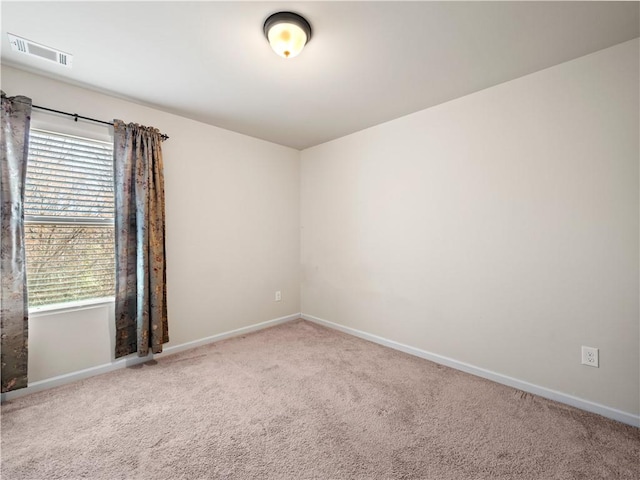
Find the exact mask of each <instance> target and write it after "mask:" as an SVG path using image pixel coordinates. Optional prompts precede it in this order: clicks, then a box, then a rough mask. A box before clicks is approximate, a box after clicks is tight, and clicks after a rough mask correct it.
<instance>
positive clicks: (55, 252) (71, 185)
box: [24, 129, 115, 307]
mask: <svg viewBox="0 0 640 480" xmlns="http://www.w3.org/2000/svg"><path fill="white" fill-rule="evenodd" d="M24 209H25V211H24V215H25V244H26V257H27V287H28V292H29V307H38V306H43V305H51V304H58V303H65V302H73V301H79V300H88V299H95V298H104V297H112V296H113V295H114V284H115V258H114V235H113V234H114V231H113V230H114V228H113V214H114V204H113V145H111V144H109V143H107V142H100V141H97V140H89V139H85V138H78V137H72V136H67V135H61V134H58V133H52V132H45V131H42V130H35V129H32V130H31V134H30V137H29V158H28V163H27V179H26V185H25V203H24Z"/></svg>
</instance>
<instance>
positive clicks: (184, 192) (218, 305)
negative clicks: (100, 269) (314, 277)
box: [2, 66, 300, 382]
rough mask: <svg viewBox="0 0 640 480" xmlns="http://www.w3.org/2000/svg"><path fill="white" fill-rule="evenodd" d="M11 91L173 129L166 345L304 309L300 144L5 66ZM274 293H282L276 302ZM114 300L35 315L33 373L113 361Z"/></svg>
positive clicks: (41, 122) (98, 131) (88, 130)
mask: <svg viewBox="0 0 640 480" xmlns="http://www.w3.org/2000/svg"><path fill="white" fill-rule="evenodd" d="M2 89H3V90H4V91H5V92H6V93H7V94H8V95H19V94H20V95H26V96H29V97H31V98H32V99H33V102H34V104H37V105H41V106H45V107H50V108H54V109H60V110H65V111H68V112H77V113H79V114H81V115H86V116H90V117H94V118H98V119H107V120H110V119H113V118H120V119H122V120H125V121H128V122H129V121H130V122H137V123H141V124H144V125H152V126H155V127H157V128H159V129H160V130H161V131H162V132H165V133H167V134H168V135H169V136H170V137H171V138H170V139H169V140H168V141H167V142H165V143H164V145H163V152H164V160H165V190H166V216H167V240H166V241H167V255H168V259H167V262H168V265H167V287H168V306H169V335H170V338H171V343H170V344H169V346H172V345H179V344H183V343H186V342H189V341H193V340H198V339H202V338H204V337H208V336H212V335H215V334H218V333H222V332H227V331H230V330H234V329H237V328H240V327H244V326H248V325H252V324H256V323H259V322H262V321H266V320H271V319H274V318H279V317H282V316H285V315H289V314H294V313H296V312H299V311H300V304H299V298H300V294H299V279H298V271H299V233H298V232H299V221H298V219H299V152H298V151H297V150H294V149H291V148H287V147H282V146H279V145H275V144H272V143H269V142H265V141H262V140H257V139H254V138H251V137H247V136H244V135H240V134H237V133H234V132H230V131H227V130H222V129H220V128H216V127H212V126H209V125H205V124H202V123H199V122H195V121H191V120H188V119H185V118H183V117H179V116H176V115H171V114H168V113H164V112H160V111H158V110H154V109H151V108H147V107H144V106H141V105H138V104H135V103H132V102H128V101H124V100H121V99H117V98H114V97H110V96H107V95H103V94H100V93H96V92H93V91H89V90H86V89H83V88H78V87H75V86H72V85H69V84H65V83H60V82H56V81H53V80H51V79H47V78H44V77H41V76H37V75H32V74H29V73H26V72H23V71H20V70H16V69H13V68H9V67H5V66H3V67H2ZM176 94H179V92H176ZM33 124H34V126H39V127H43V128H50V129H55V130H58V131H64V132H65V133H75V134H78V135H83V136H87V135H89V136H92V137H95V138H102V139H109V138H110V135H111V133H110V130H109V128H108V127H102V126H96V125H94V124H87V123H84V122H79V123H78V124H75V123H74V122H73V121H72V120H71V119H69V118H66V117H62V118H61V117H57V116H52V115H49V114H42V113H38V112H36V111H34V115H33ZM276 290H281V291H282V301H281V302H274V293H275V291H276ZM109 308H110V307H109V306H104V307H100V308H94V309H87V310H81V311H77V312H72V313H59V314H54V315H40V316H34V317H33V318H31V320H30V322H29V329H30V345H29V363H30V374H29V381H30V382H34V381H38V380H42V379H45V378H49V377H53V376H56V375H60V374H63V373H68V372H74V371H77V370H81V369H84V368H90V367H93V366H96V365H101V364H105V363H109V362H111V360H112V358H113V354H112V353H111V352H112V351H113V348H112V340H111V336H112V335H111V334H110V332H111V331H112V328H113V327H112V325H111V323H112V322H113V319H112V318H113V317H112V315H110V314H109Z"/></svg>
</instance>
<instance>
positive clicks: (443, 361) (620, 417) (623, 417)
mask: <svg viewBox="0 0 640 480" xmlns="http://www.w3.org/2000/svg"><path fill="white" fill-rule="evenodd" d="M301 317H302V318H303V319H304V320H308V321H310V322H314V323H317V324H318V325H323V326H325V327H328V328H332V329H334V330H339V331H341V332H343V333H348V334H349V335H354V336H356V337H360V338H363V339H365V340H369V341H371V342H374V343H377V344H380V345H384V346H385V347H389V348H393V349H395V350H400V351H401V352H404V353H408V354H409V355H414V356H416V357H420V358H424V359H426V360H430V361H432V362H434V363H438V364H440V365H445V366H447V367H451V368H455V369H456V370H461V371H463V372H466V373H470V374H472V375H476V376H478V377H482V378H486V379H487V380H492V381H494V382H496V383H500V384H502V385H506V386H508V387H512V388H515V389H517V390H522V391H524V392H528V393H532V394H534V395H538V396H540V397H544V398H548V399H549V400H555V401H556V402H560V403H564V404H566V405H571V406H572V407H576V408H579V409H581V410H586V411H588V412H592V413H597V414H598V415H602V416H603V417H607V418H611V419H613V420H617V421H618V422H622V423H626V424H627V425H632V426H634V427H640V415H634V414H632V413H628V412H623V411H621V410H617V409H615V408H611V407H607V406H606V405H601V404H599V403H594V402H591V401H589V400H584V399H582V398H578V397H574V396H573V395H568V394H566V393H562V392H558V391H556V390H551V389H549V388H545V387H541V386H539V385H534V384H533V383H529V382H525V381H523V380H518V379H517V378H513V377H509V376H507V375H502V374H500V373H496V372H492V371H491V370H485V369H484V368H480V367H476V366H474V365H470V364H468V363H464V362H459V361H458V360H454V359H453V358H449V357H444V356H442V355H438V354H436V353H431V352H427V351H426V350H421V349H419V348H415V347H411V346H409V345H404V344H402V343H398V342H395V341H393V340H388V339H386V338H383V337H379V336H377V335H372V334H370V333H367V332H363V331H361V330H356V329H355V328H351V327H345V326H344V325H340V324H337V323H333V322H330V321H328V320H324V319H322V318H318V317H314V316H313V315H307V314H304V313H303V314H302V315H301Z"/></svg>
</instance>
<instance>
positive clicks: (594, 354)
mask: <svg viewBox="0 0 640 480" xmlns="http://www.w3.org/2000/svg"><path fill="white" fill-rule="evenodd" d="M598 356H599V355H598V349H597V348H594V347H585V346H584V345H583V346H582V364H583V365H588V366H590V367H596V368H598V366H599V358H598Z"/></svg>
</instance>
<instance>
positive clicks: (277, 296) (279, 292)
mask: <svg viewBox="0 0 640 480" xmlns="http://www.w3.org/2000/svg"><path fill="white" fill-rule="evenodd" d="M280 300H282V292H281V291H280V290H278V291H277V292H276V302H279V301H280Z"/></svg>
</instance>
